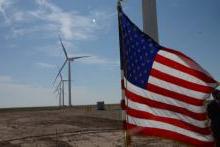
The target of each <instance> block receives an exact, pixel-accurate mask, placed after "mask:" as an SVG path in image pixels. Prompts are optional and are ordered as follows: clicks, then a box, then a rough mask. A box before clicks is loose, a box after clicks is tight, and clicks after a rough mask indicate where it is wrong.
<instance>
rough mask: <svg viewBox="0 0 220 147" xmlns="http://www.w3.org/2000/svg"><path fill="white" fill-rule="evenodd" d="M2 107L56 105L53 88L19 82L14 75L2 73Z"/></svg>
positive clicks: (0, 81)
mask: <svg viewBox="0 0 220 147" xmlns="http://www.w3.org/2000/svg"><path fill="white" fill-rule="evenodd" d="M0 101H1V103H0V107H1V108H2V107H24V106H46V105H55V104H56V101H57V100H56V99H55V96H54V95H53V93H52V89H50V88H45V87H39V86H38V87H37V86H33V85H29V84H21V83H17V82H16V81H15V80H14V79H13V78H12V77H10V76H4V75H0Z"/></svg>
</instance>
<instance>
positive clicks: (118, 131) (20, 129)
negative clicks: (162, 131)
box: [0, 106, 186, 147]
mask: <svg viewBox="0 0 220 147" xmlns="http://www.w3.org/2000/svg"><path fill="white" fill-rule="evenodd" d="M123 137H124V136H123V131H122V122H121V111H120V109H119V108H118V107H117V106H113V107H112V106H111V107H109V108H107V109H106V110H103V111H100V110H99V111H97V110H96V109H95V108H94V107H92V106H91V107H77V108H62V109H57V108H56V109H48V110H47V109H44V110H40V109H37V110H32V109H29V110H13V111H8V110H7V111H6V110H4V111H2V110H0V147H122V146H123V143H124V141H123ZM132 146H134V147H142V146H149V147H164V146H166V147H184V146H186V145H181V144H179V143H177V142H173V141H170V140H161V139H159V138H153V137H132Z"/></svg>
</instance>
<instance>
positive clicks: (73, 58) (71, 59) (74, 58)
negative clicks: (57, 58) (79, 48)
mask: <svg viewBox="0 0 220 147" xmlns="http://www.w3.org/2000/svg"><path fill="white" fill-rule="evenodd" d="M88 57H91V56H78V57H72V58H69V60H70V61H73V60H76V59H80V58H88Z"/></svg>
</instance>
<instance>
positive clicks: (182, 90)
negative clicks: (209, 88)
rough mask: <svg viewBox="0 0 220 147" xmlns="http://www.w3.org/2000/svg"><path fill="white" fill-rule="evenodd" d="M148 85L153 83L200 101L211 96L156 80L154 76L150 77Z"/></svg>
mask: <svg viewBox="0 0 220 147" xmlns="http://www.w3.org/2000/svg"><path fill="white" fill-rule="evenodd" d="M148 83H151V84H153V85H156V86H158V87H161V88H164V89H167V90H170V91H175V92H176V93H179V94H184V95H186V96H190V97H193V98H195V99H199V100H204V98H207V97H209V95H210V94H208V93H202V92H198V91H194V90H191V89H188V88H185V87H182V86H178V85H176V84H172V83H170V82H166V81H163V80H160V79H158V78H155V77H153V76H149V79H148Z"/></svg>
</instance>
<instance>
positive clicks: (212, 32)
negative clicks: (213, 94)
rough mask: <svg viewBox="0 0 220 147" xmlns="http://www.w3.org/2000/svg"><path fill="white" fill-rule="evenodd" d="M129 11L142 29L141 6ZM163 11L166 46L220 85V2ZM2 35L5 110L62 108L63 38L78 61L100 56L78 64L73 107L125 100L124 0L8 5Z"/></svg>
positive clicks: (1, 102)
mask: <svg viewBox="0 0 220 147" xmlns="http://www.w3.org/2000/svg"><path fill="white" fill-rule="evenodd" d="M123 8H124V11H125V12H126V13H127V15H128V16H129V17H130V18H131V19H132V20H133V22H135V23H136V24H137V25H138V26H139V27H140V28H142V14H141V12H142V10H141V0H126V2H125V3H123ZM157 12H158V26H159V38H160V43H161V44H162V45H164V46H167V47H169V48H174V49H177V50H180V51H182V52H184V53H185V54H187V55H188V56H190V57H192V58H194V59H195V60H196V61H197V62H198V63H199V64H201V65H202V66H203V67H204V68H205V69H207V70H208V71H209V72H210V73H211V74H212V75H213V76H214V77H215V79H216V80H220V66H219V55H220V48H219V46H220V17H219V15H220V1H219V0H193V1H192V0H157ZM0 32H1V33H0V40H1V45H0V107H15V106H16V107H20V106H47V105H57V104H58V97H56V94H54V93H53V90H54V89H53V86H52V82H53V80H54V78H55V76H56V74H57V71H58V69H57V66H59V67H60V66H61V65H62V64H63V62H64V53H63V52H62V48H61V46H60V43H59V40H58V34H61V36H62V38H63V42H64V45H65V47H66V49H67V52H68V54H69V55H70V56H78V55H90V56H92V57H91V58H87V59H81V60H78V61H76V62H75V63H73V64H72V80H73V82H72V95H73V96H72V104H73V105H78V104H95V103H96V101H99V100H104V101H105V102H106V103H118V102H119V101H120V98H121V95H120V94H121V93H120V71H119V46H118V30H117V16H116V0H73V1H68V0H62V1H60V0H32V1H30V0H0ZM63 76H64V77H65V79H66V78H67V70H66V68H65V69H64V71H63ZM65 86H66V88H67V85H65ZM66 92H67V89H66ZM66 98H67V93H66ZM66 100H67V99H66ZM66 104H67V101H66Z"/></svg>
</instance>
